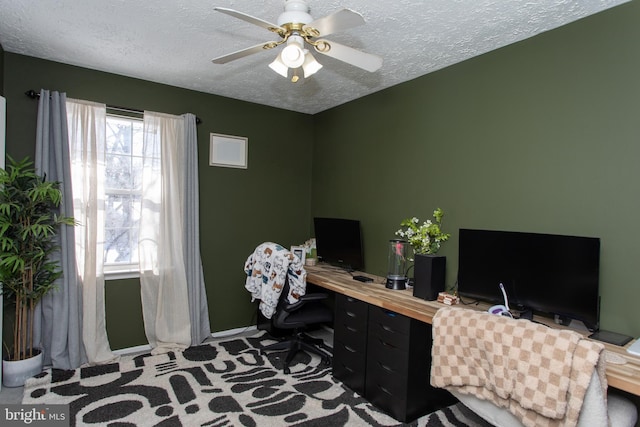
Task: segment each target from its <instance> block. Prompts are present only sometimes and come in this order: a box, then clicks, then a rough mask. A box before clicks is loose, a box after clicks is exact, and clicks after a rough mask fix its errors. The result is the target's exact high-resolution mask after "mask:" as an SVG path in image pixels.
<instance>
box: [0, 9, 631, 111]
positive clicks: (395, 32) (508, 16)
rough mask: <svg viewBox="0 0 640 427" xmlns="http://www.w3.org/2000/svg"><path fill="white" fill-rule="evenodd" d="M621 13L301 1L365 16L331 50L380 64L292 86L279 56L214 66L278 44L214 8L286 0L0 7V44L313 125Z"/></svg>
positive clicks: (339, 66) (328, 62)
mask: <svg viewBox="0 0 640 427" xmlns="http://www.w3.org/2000/svg"><path fill="white" fill-rule="evenodd" d="M626 1H628V0H394V1H389V0H376V1H371V0H340V1H335V0H330V1H325V0H322V1H321V0H308V4H309V6H310V8H311V11H310V13H311V15H312V17H313V18H314V19H316V18H320V17H322V16H325V15H328V14H330V13H333V12H335V11H337V10H339V9H342V8H345V7H346V8H349V9H352V10H355V11H357V12H360V13H361V14H362V15H363V17H364V19H365V20H366V22H367V23H366V25H364V26H360V27H357V28H353V29H350V30H347V31H343V32H340V33H336V34H333V35H331V36H329V37H327V39H329V40H334V41H336V42H339V43H342V44H345V45H347V46H350V47H353V48H356V49H359V50H364V51H366V52H369V53H373V54H376V55H379V56H381V57H382V58H383V59H384V63H383V65H382V68H381V69H380V70H378V71H377V72H374V73H369V72H366V71H364V70H361V69H359V68H356V67H353V66H350V65H347V64H344V63H342V62H340V61H337V60H335V59H333V58H329V57H326V56H323V55H319V54H315V56H316V59H317V60H318V61H319V62H321V63H322V64H323V65H324V67H323V68H322V69H321V70H320V71H319V72H318V73H317V74H315V75H313V76H312V77H310V78H308V79H305V80H304V81H301V82H298V83H297V84H293V83H291V82H289V80H287V79H285V78H283V77H281V76H280V75H278V74H276V73H275V72H273V71H271V69H270V68H269V67H268V64H269V63H270V62H271V61H272V60H273V59H274V58H275V56H276V55H277V52H276V51H275V50H271V51H264V52H259V53H257V54H254V55H251V56H248V57H245V58H242V59H238V60H236V61H233V62H230V63H227V64H224V65H218V64H213V63H211V59H212V58H215V57H218V56H221V55H224V54H227V53H231V52H234V51H237V50H240V49H243V48H246V47H249V46H253V45H256V44H258V43H261V42H265V41H272V40H277V39H278V36H277V35H275V34H273V33H270V32H269V31H267V30H265V29H263V28H260V27H257V26H255V25H251V24H248V23H246V22H244V21H241V20H238V19H236V18H233V17H231V16H228V15H225V14H222V13H220V12H216V11H214V10H213V7H214V6H220V7H226V8H231V9H235V10H238V11H241V12H244V13H247V14H249V15H252V16H255V17H258V18H262V19H264V20H266V21H269V22H275V21H276V19H277V17H278V15H279V14H280V13H281V12H282V7H283V2H282V1H281V0H270V1H257V0H188V1H186V0H154V1H135V0H0V43H1V44H2V46H3V48H4V49H5V51H7V52H13V53H19V54H23V55H28V56H34V57H38V58H44V59H48V60H52V61H57V62H62V63H66V64H72V65H78V66H82V67H86V68H91V69H96V70H101V71H107V72H111V73H116V74H121V75H125V76H131V77H137V78H141V79H145V80H150V81H154V82H159V83H164V84H168V85H173V86H178V87H182V88H187V89H193V90H197V91H201V92H207V93H212V94H216V95H222V96H227V97H230V98H236V99H241V100H245V101H250V102H255V103H259V104H265V105H270V106H274V107H279V108H284V109H288V110H292V111H298V112H303V113H309V114H314V113H317V112H320V111H323V110H326V109H329V108H331V107H334V106H337V105H340V104H343V103H345V102H348V101H351V100H354V99H356V98H360V97H362V96H365V95H368V94H370V93H373V92H377V91H379V90H381V89H384V88H387V87H390V86H393V85H396V84H398V83H402V82H404V81H407V80H411V79H414V78H416V77H419V76H422V75H424V74H427V73H430V72H432V71H435V70H438V69H441V68H444V67H446V66H448V65H451V64H454V63H457V62H460V61H463V60H465V59H468V58H470V57H473V56H476V55H480V54H483V53H486V52H488V51H491V50H493V49H497V48H500V47H502V46H505V45H508V44H510V43H514V42H517V41H520V40H523V39H526V38H528V37H532V36H534V35H536V34H539V33H541V32H544V31H547V30H550V29H553V28H556V27H559V26H561V25H565V24H567V23H569V22H572V21H575V20H577V19H580V18H583V17H586V16H589V15H592V14H594V13H597V12H600V11H602V10H605V9H608V8H610V7H613V6H616V5H618V4H622V3H626ZM27 89H32V88H25V90H27ZM33 89H39V88H33ZM52 89H54V88H52ZM55 89H59V90H65V88H55Z"/></svg>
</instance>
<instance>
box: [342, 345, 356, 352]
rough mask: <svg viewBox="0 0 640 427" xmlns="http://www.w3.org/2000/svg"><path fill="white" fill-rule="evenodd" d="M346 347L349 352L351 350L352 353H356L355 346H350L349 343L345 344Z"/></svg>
mask: <svg viewBox="0 0 640 427" xmlns="http://www.w3.org/2000/svg"><path fill="white" fill-rule="evenodd" d="M344 349H345V350H347V351H348V352H350V353H355V352H356V350H355V349H353V348H351V347H349V346H348V345H345V346H344Z"/></svg>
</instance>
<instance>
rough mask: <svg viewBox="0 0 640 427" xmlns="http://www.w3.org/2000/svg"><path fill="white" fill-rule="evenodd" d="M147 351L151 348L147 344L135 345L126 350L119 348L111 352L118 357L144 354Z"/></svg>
mask: <svg viewBox="0 0 640 427" xmlns="http://www.w3.org/2000/svg"><path fill="white" fill-rule="evenodd" d="M149 351H151V346H150V345H149V344H145V345H137V346H135V347H127V348H121V349H119V350H113V353H115V354H117V355H118V356H125V355H127V354H133V353H145V352H149Z"/></svg>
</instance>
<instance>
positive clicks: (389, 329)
mask: <svg viewBox="0 0 640 427" xmlns="http://www.w3.org/2000/svg"><path fill="white" fill-rule="evenodd" d="M380 326H382V329H384V330H385V331H387V332H394V330H393V328H390V327H389V326H387V325H382V324H380Z"/></svg>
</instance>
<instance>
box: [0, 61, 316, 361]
mask: <svg viewBox="0 0 640 427" xmlns="http://www.w3.org/2000/svg"><path fill="white" fill-rule="evenodd" d="M4 79H5V80H4V89H5V97H6V98H7V106H8V109H7V152H8V154H9V155H11V156H12V157H14V158H17V159H19V158H22V157H23V156H31V157H32V158H33V155H34V150H35V148H34V141H35V133H36V130H35V129H36V127H35V123H36V115H37V102H36V101H34V100H32V99H30V98H28V97H27V96H25V95H24V92H25V91H27V90H29V89H34V90H37V91H39V90H40V89H41V88H45V89H50V90H58V91H61V92H66V93H67V96H68V97H70V98H78V99H86V100H91V101H96V102H103V103H106V104H109V105H117V106H125V107H129V108H135V109H146V110H152V111H160V112H165V113H170V114H182V113H185V112H192V113H194V114H196V115H197V116H198V117H199V118H200V119H202V124H200V125H199V126H198V145H199V159H200V163H199V177H200V219H201V220H200V231H201V242H200V247H201V252H202V263H203V269H204V275H205V282H206V288H207V297H208V302H209V312H210V319H211V328H212V330H213V331H220V330H227V329H231V328H238V327H244V326H246V325H248V324H250V323H251V321H252V318H253V316H254V313H255V304H252V303H251V302H250V297H249V294H248V293H247V291H246V290H245V289H244V278H245V277H244V272H243V266H244V262H245V260H246V258H247V256H248V255H249V254H250V253H251V251H252V250H253V249H254V248H255V246H257V245H258V244H259V243H261V242H263V241H266V240H273V241H276V242H279V243H281V244H283V245H287V246H289V245H293V244H300V243H303V242H304V241H305V240H307V239H308V238H309V223H310V221H311V219H310V218H311V217H310V204H311V201H310V197H311V196H310V185H311V184H310V183H311V154H312V145H313V117H312V116H309V115H305V114H299V113H293V112H290V111H286V110H282V109H277V108H271V107H265V106H260V105H257V104H251V103H247V102H241V101H237V100H232V99H229V98H223V97H219V96H214V95H208V94H204V93H201V92H195V91H189V90H185V89H179V88H176V87H171V86H166V85H161V84H156V83H152V82H148V81H143V80H137V79H132V78H127V77H122V76H118V75H114V74H108V73H102V72H98V71H92V70H87V69H83V68H78V67H73V66H69V65H63V64H59V63H54V62H50V61H45V60H41V59H36V58H32V57H26V56H22V55H16V54H12V53H5V74H4ZM282 129H287V131H288V133H287V134H283V133H282ZM211 132H215V133H223V134H229V135H239V136H246V137H248V138H249V168H248V169H247V170H243V169H230V168H217V167H210V166H209V165H208V159H209V134H210V133H211ZM294 136H295V137H294ZM106 299H107V303H106V305H107V308H106V310H107V330H108V334H109V340H110V343H111V346H112V348H114V349H117V348H123V347H128V346H134V345H141V344H146V338H145V336H144V329H143V326H142V314H141V309H140V288H139V282H138V281H137V280H124V281H113V282H108V283H107V290H106Z"/></svg>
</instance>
